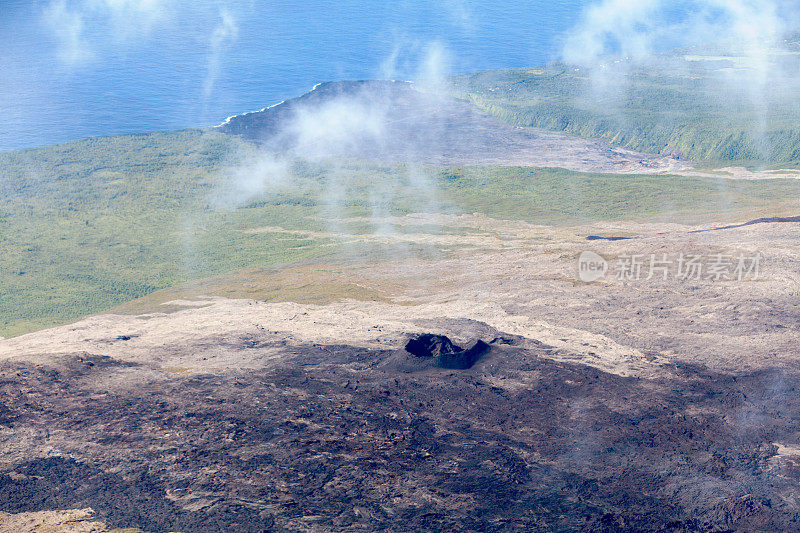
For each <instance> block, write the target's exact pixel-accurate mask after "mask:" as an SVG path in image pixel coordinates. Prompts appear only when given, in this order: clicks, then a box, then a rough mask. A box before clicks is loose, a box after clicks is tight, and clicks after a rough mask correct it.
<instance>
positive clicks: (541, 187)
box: [0, 130, 800, 336]
mask: <svg viewBox="0 0 800 533" xmlns="http://www.w3.org/2000/svg"><path fill="white" fill-rule="evenodd" d="M254 154H255V148H254V147H253V146H251V145H249V144H247V143H244V142H242V141H240V140H238V139H237V138H235V137H231V136H225V135H222V134H219V133H216V132H211V131H199V130H188V131H180V132H172V133H154V134H149V135H130V136H118V137H106V138H100V139H90V140H84V141H78V142H73V143H69V144H65V145H60V146H50V147H44V148H37V149H31V150H25V151H18V152H10V153H6V154H0V335H1V336H11V335H17V334H21V333H24V332H27V331H31V330H34V329H37V328H42V327H46V326H49V325H53V324H56V323H64V322H68V321H70V320H73V319H77V318H79V317H81V316H85V315H87V314H91V313H96V312H100V311H103V310H107V309H111V308H114V307H116V306H119V305H120V304H123V303H125V302H129V301H130V300H133V299H135V298H139V297H142V296H145V295H147V294H151V293H153V292H155V291H159V290H162V289H165V288H168V287H173V286H176V285H178V284H182V283H186V282H188V281H190V280H198V279H206V278H209V277H212V276H216V277H217V279H221V280H224V279H228V278H226V277H225V276H226V275H228V274H230V275H231V277H230V279H243V280H247V279H249V278H248V276H249V274H248V275H241V276H237V275H234V274H232V273H236V272H243V271H245V270H246V269H253V268H263V267H269V266H271V265H282V264H286V263H290V262H297V261H302V260H308V259H309V258H319V257H321V256H323V255H327V256H329V257H330V256H331V255H332V254H337V253H339V252H341V251H342V250H344V251H346V252H347V253H349V254H356V255H359V256H362V257H368V258H369V257H372V258H376V259H377V258H381V257H385V256H382V255H381V254H383V253H385V251H382V250H381V249H380V247H378V246H377V245H375V244H372V245H367V244H364V245H357V246H355V247H354V245H348V246H347V247H346V248H344V249H343V248H342V247H340V245H339V244H338V243H339V241H338V240H337V239H336V238H334V237H332V236H331V234H330V232H331V231H333V230H339V231H344V232H349V233H373V232H375V231H381V230H382V228H381V223H380V221H374V222H373V221H371V219H370V218H362V219H361V220H360V221H353V222H344V223H342V224H341V225H340V226H336V225H334V224H332V223H331V222H330V220H326V218H327V219H330V218H331V217H333V216H337V217H341V218H346V217H371V216H373V215H376V214H377V215H378V216H383V215H403V214H408V213H414V212H419V211H426V210H427V211H432V210H436V211H441V212H445V213H456V214H457V213H474V212H480V213H485V214H487V215H488V216H491V217H495V218H498V219H519V220H526V221H531V222H534V223H539V224H573V223H580V222H587V221H592V220H619V219H642V220H659V221H676V222H697V221H707V220H711V219H715V220H720V221H725V222H732V221H743V220H747V219H748V218H755V217H757V216H763V215H767V214H769V215H779V214H795V215H796V214H797V213H796V202H795V199H796V198H797V197H798V194H800V183H798V182H797V181H795V180H771V181H761V182H745V181H729V180H711V179H693V178H674V177H652V176H596V175H589V174H578V173H574V172H568V171H563V170H554V169H518V168H465V169H433V168H431V169H428V173H429V175H430V176H431V181H432V182H435V187H433V188H432V190H419V189H414V188H412V187H410V186H408V185H407V184H404V182H406V181H407V180H404V179H402V178H403V177H404V176H406V169H405V168H404V167H403V166H402V165H397V166H379V165H370V164H364V163H357V162H337V164H336V165H335V166H334V167H333V168H335V171H332V170H330V168H326V167H322V166H319V165H311V164H300V163H297V164H295V165H294V166H293V168H292V169H291V179H289V180H288V181H286V182H285V183H284V184H283V185H282V186H280V187H279V188H276V189H274V190H273V191H272V192H271V193H269V194H261V195H258V196H253V197H252V198H249V199H248V200H247V201H246V202H244V203H241V204H237V205H235V206H232V207H229V208H219V207H216V205H217V202H216V199H218V198H220V197H223V198H224V197H225V194H226V191H229V190H230V187H229V184H230V176H231V175H232V173H233V170H232V169H233V168H235V167H237V166H238V165H240V164H241V163H243V162H246V161H249V160H251V159H252V157H253V156H254ZM243 168H246V167H243ZM334 183H339V189H338V192H339V195H338V196H339V198H340V201H339V203H338V208H337V209H334V207H333V206H331V205H330V202H327V201H326V200H325V199H326V198H327V196H326V195H325V194H324V191H326V190H328V189H330V188H331V187H332V186H333V184H334ZM271 226H280V227H282V228H285V229H287V230H295V231H297V233H275V232H273V231H258V228H264V227H271ZM254 230H255V231H254ZM392 230H393V231H398V232H400V231H407V232H422V231H424V232H426V233H437V232H447V233H457V232H459V231H462V232H463V231H464V229H463V228H462V229H460V230H459V229H457V228H444V229H443V228H436V227H428V226H416V227H405V228H404V227H401V226H397V227H394V228H392ZM303 232H310V233H303ZM421 251H422V252H425V250H421ZM412 252H413V250H412ZM426 253H427V252H426ZM220 276H222V277H220ZM350 281H351V280H347V279H344V280H340V281H337V282H335V283H334V282H331V283H332V284H331V286H330V287H329V288H327V289H325V291H327V292H329V293H331V294H356V292H357V291H358V290H359V289H358V287H357V286H353V285H352V284H350ZM219 283H222V282H219ZM225 283H227V282H225ZM245 285H246V283H245V284H244V285H243V287H245ZM302 287H303V285H302V284H301V285H298V286H293V285H291V284H290V285H289V286H288V288H287V289H286V290H288V291H290V292H292V291H294V293H298V294H300V293H302V292H303V288H302ZM226 290H227V289H226ZM228 292H230V293H231V294H234V293H235V294H246V293H247V290H246V288H242V289H241V290H238V289H237V290H236V291H231V290H229V291H228ZM253 295H254V296H255V297H264V298H269V297H271V296H270V292H269V291H266V292H265V291H261V292H256V293H253Z"/></svg>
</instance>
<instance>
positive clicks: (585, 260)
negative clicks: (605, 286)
mask: <svg viewBox="0 0 800 533" xmlns="http://www.w3.org/2000/svg"><path fill="white" fill-rule="evenodd" d="M607 272H608V261H606V260H605V259H604V258H603V257H602V256H601V255H599V254H596V253H594V252H590V251H588V250H587V251H585V252H583V253H582V254H581V255H580V257H578V279H579V280H581V281H583V282H584V283H591V282H593V281H597V280H601V279H604V278H605V277H606V273H607Z"/></svg>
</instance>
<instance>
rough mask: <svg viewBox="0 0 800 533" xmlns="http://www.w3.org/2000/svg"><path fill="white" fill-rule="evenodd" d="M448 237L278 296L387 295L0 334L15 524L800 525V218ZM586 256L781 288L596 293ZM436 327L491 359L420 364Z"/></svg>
mask: <svg viewBox="0 0 800 533" xmlns="http://www.w3.org/2000/svg"><path fill="white" fill-rule="evenodd" d="M420 217H422V216H420ZM420 217H408V218H407V219H404V220H394V221H393V222H394V223H396V224H398V225H401V224H403V223H404V221H405V222H407V223H409V224H412V225H415V226H419V225H420V222H421V220H422V219H421V218H420ZM428 222H431V221H428ZM438 223H439V224H440V227H439V231H436V232H432V233H431V234H424V233H413V234H409V233H405V234H399V233H398V234H397V235H396V236H394V237H392V236H386V235H380V236H360V237H358V238H359V239H375V240H381V241H385V240H386V239H391V238H396V239H397V240H403V242H408V241H409V240H415V242H417V244H422V243H424V244H426V245H430V246H440V247H445V248H446V247H447V243H449V242H450V241H451V240H452V239H451V238H450V237H451V236H450V235H447V234H446V232H445V233H443V231H444V229H446V228H448V227H449V228H451V229H453V230H455V229H458V230H459V231H460V233H459V235H458V239H457V240H458V243H459V246H458V247H454V248H452V249H450V250H449V251H447V252H446V253H445V252H442V253H441V255H436V256H432V257H431V258H429V259H423V258H420V257H419V256H415V255H413V254H412V255H406V256H403V255H402V254H399V253H398V254H396V255H395V256H393V257H392V258H391V260H390V261H386V262H383V263H381V262H376V263H370V264H360V265H356V264H353V263H352V262H349V263H346V264H342V265H339V266H338V267H337V266H335V265H333V264H331V263H329V264H327V265H316V266H315V265H299V266H295V267H291V268H289V267H287V269H285V270H284V271H282V272H280V274H281V276H282V277H280V278H277V277H274V275H276V273H274V272H273V273H270V274H269V275H267V274H264V276H265V277H264V278H263V281H262V283H266V284H275V285H278V284H280V283H285V284H288V285H291V286H300V287H304V291H305V292H306V293H308V292H310V291H313V290H314V287H317V286H322V285H324V284H327V285H326V287H330V286H332V285H335V284H336V283H345V282H348V283H350V282H353V280H354V279H355V280H357V282H358V284H359V285H360V286H362V287H364V288H365V294H378V293H380V294H383V297H382V298H380V299H378V300H376V299H364V300H347V301H342V300H339V299H336V298H333V299H332V301H330V302H327V303H315V304H309V303H303V302H296V301H295V302H291V301H272V302H264V301H255V300H242V299H238V300H235V299H227V298H220V297H215V296H214V295H213V294H205V295H204V294H203V293H202V290H203V287H201V288H199V289H197V290H198V291H200V292H196V293H194V294H187V295H186V298H185V299H183V300H177V301H175V300H173V301H170V302H167V303H169V305H168V306H166V307H165V310H164V311H159V310H158V307H159V306H160V305H159V304H158V302H157V300H154V303H153V305H154V309H153V311H152V312H146V313H145V312H141V313H139V314H132V315H104V316H97V317H90V318H88V319H85V320H83V321H81V322H78V323H76V324H72V325H68V326H62V327H59V328H54V329H51V330H48V331H44V332H38V333H33V334H29V335H26V336H23V337H18V338H14V339H6V340H4V341H0V359H1V360H2V363H0V371H1V372H2V377H1V378H0V379H1V381H0V391H2V392H1V393H0V398H2V411H0V425H2V429H1V430H0V458H1V459H2V461H1V462H0V472H2V474H1V475H0V511H3V512H5V513H10V514H5V515H0V524H2V523H6V524H19V523H21V522H22V521H24V520H32V519H29V517H30V516H40V517H41V516H45V517H48V518H47V519H48V520H51V522H50V523H52V519H51V518H49V517H51V515H46V514H42V513H43V512H45V511H57V510H60V511H63V512H64V515H63V516H65V517H69V516H74V515H75V514H76V513H78V514H80V513H81V511H78V510H81V509H86V508H92V509H94V511H95V512H96V515H95V518H96V519H97V520H100V521H102V522H103V523H104V524H105V526H103V527H108V528H111V527H137V528H141V529H142V530H145V531H185V532H192V531H265V530H267V531H272V530H274V531H298V530H303V531H328V530H336V531H345V530H346V531H353V530H356V531H358V530H362V531H367V530H368V531H372V530H381V529H390V530H401V531H410V530H414V531H417V530H442V529H460V530H472V531H487V530H492V531H510V530H548V531H581V530H585V531H776V530H780V531H789V530H797V529H800V522H799V520H800V400H799V399H798V394H797V391H798V387H799V386H800V381H798V380H799V379H800V372H799V371H798V365H797V356H798V351H797V345H798V344H797V342H798V336H799V335H800V332H798V326H797V316H798V311H797V298H796V290H797V280H798V277H797V274H796V272H797V267H798V262H800V253H798V247H797V244H796V224H795V223H791V222H787V223H781V222H764V223H759V224H753V225H748V226H744V227H740V228H731V229H724V230H719V231H707V232H701V233H693V231H695V230H699V229H713V227H714V226H711V225H709V226H702V227H689V226H680V225H675V224H670V225H666V224H633V223H624V222H620V223H603V224H594V225H591V226H586V227H574V228H550V227H544V226H533V225H530V224H526V223H522V222H509V221H496V220H492V219H488V218H486V217H481V216H462V217H440V219H439V220H438ZM464 228H471V229H472V230H473V231H471V232H468V233H466V234H465V233H464V232H463V230H464ZM270 231H276V232H279V231H280V228H271V229H270ZM593 235H594V236H598V237H618V236H625V237H630V238H628V239H623V240H603V239H596V240H587V236H593ZM354 238H355V237H354ZM587 249H588V250H592V251H594V252H596V253H599V254H603V256H604V257H606V258H608V259H609V261H613V259H614V258H617V259H618V258H620V257H623V256H626V255H635V254H639V255H645V256H646V255H647V254H649V253H651V252H652V253H656V254H659V255H660V254H662V253H664V254H668V255H670V256H671V255H672V254H677V253H689V252H691V253H695V254H700V255H709V254H712V253H725V254H730V255H731V256H735V255H736V254H737V252H739V251H742V252H745V253H747V254H748V255H750V254H753V253H755V252H758V253H760V254H761V255H762V261H763V263H762V271H761V273H760V274H761V279H755V280H754V279H745V280H742V281H739V280H737V279H721V280H718V281H713V280H707V279H699V280H694V281H679V280H676V279H674V277H673V276H669V277H668V278H666V277H665V278H661V276H656V277H655V278H654V279H649V280H647V279H644V277H645V276H646V273H645V276H643V277H642V278H641V279H638V280H618V279H614V278H613V277H611V276H609V277H608V278H607V279H605V280H602V281H598V282H595V283H582V282H580V281H578V280H577V279H576V259H577V257H578V254H580V253H581V251H584V250H587ZM249 283H251V284H255V283H256V281H253V279H251V280H250V281H249ZM211 286H212V284H208V285H206V288H208V287H211ZM367 289H368V290H367ZM170 295H172V293H170ZM423 333H431V334H436V335H447V336H448V337H449V338H450V339H451V340H452V341H453V344H454V345H455V346H449V347H448V346H447V345H442V346H440V347H438V348H437V350H438V353H440V354H441V353H444V354H445V355H455V356H457V355H458V354H461V353H463V352H462V351H461V349H469V348H470V347H472V346H473V343H475V341H477V340H482V341H484V342H486V343H488V344H489V349H488V351H485V350H480V353H479V354H478V355H477V356H476V361H475V364H474V365H473V366H471V367H469V368H457V369H451V368H442V366H447V365H445V364H436V362H435V361H436V359H435V358H432V357H431V358H426V357H418V356H417V355H413V354H411V353H408V352H407V351H406V350H405V349H404V347H405V346H407V345H408V344H407V343H408V341H409V339H410V338H412V337H413V336H414V335H419V334H423ZM426 339H428V340H426V343H427V344H425V343H424V344H425V345H426V346H428V345H429V343H428V341H429V340H430V338H426ZM476 353H477V352H476ZM471 362H472V361H471V360H470V363H471ZM463 366H464V367H467V366H469V365H463ZM69 510H71V511H69ZM24 513H34V514H33V515H29V514H24ZM37 513H38V514H37ZM84 514H85V513H84ZM14 520H16V521H14ZM40 520H45V519H44V518H40ZM65 520H66V518H65ZM80 523H81V524H83V523H84V522H80ZM71 524H72V525H62V526H60V527H62V529H64V530H68V529H69V528H70V527H72V528H76V529H74V530H79V529H77V527H78V526H77V525H76V524H78V522H75V521H73V522H71ZM9 527H12V526H7V527H6V530H7V531H12V530H13V529H9ZM93 527H94V526H93ZM98 530H100V529H98Z"/></svg>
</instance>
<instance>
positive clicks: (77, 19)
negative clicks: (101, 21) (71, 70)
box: [42, 0, 93, 66]
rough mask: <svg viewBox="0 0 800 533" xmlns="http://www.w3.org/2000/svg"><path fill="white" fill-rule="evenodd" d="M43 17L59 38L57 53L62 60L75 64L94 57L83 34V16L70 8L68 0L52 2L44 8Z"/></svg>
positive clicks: (71, 64) (68, 63)
mask: <svg viewBox="0 0 800 533" xmlns="http://www.w3.org/2000/svg"><path fill="white" fill-rule="evenodd" d="M42 19H43V21H44V23H45V24H46V25H47V26H48V27H49V28H50V30H51V31H52V32H53V35H54V36H55V37H56V39H57V40H58V43H59V46H58V50H57V52H56V53H57V55H58V58H59V59H60V60H61V61H62V62H64V63H66V64H67V65H70V66H74V65H78V64H81V63H85V62H87V61H89V60H90V59H91V58H92V55H93V54H92V51H91V47H90V46H89V43H88V42H87V41H86V40H85V39H84V35H83V30H84V21H83V16H82V14H81V13H80V12H77V11H73V10H72V9H70V7H69V6H68V5H67V2H66V0H55V1H53V2H51V3H50V4H49V5H48V6H47V7H46V8H45V9H44V12H43V14H42Z"/></svg>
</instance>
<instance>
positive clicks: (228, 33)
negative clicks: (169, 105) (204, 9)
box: [203, 9, 239, 101]
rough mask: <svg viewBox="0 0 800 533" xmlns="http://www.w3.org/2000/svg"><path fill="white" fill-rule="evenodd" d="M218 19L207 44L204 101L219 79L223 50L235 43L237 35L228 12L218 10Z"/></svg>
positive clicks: (237, 31)
mask: <svg viewBox="0 0 800 533" xmlns="http://www.w3.org/2000/svg"><path fill="white" fill-rule="evenodd" d="M219 18H220V22H219V24H218V25H217V27H215V28H214V30H213V31H212V32H211V39H210V42H209V55H208V66H207V72H206V78H205V80H204V81H203V98H204V101H207V100H208V98H210V97H211V93H212V92H213V90H214V84H216V82H217V79H218V78H219V75H220V70H221V66H222V58H223V55H224V53H225V49H226V48H227V47H228V46H229V45H230V44H231V43H232V42H233V41H235V40H236V39H237V37H238V35H239V27H238V26H237V24H236V19H235V18H234V17H233V15H232V14H231V13H230V11H228V10H227V9H220V10H219Z"/></svg>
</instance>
